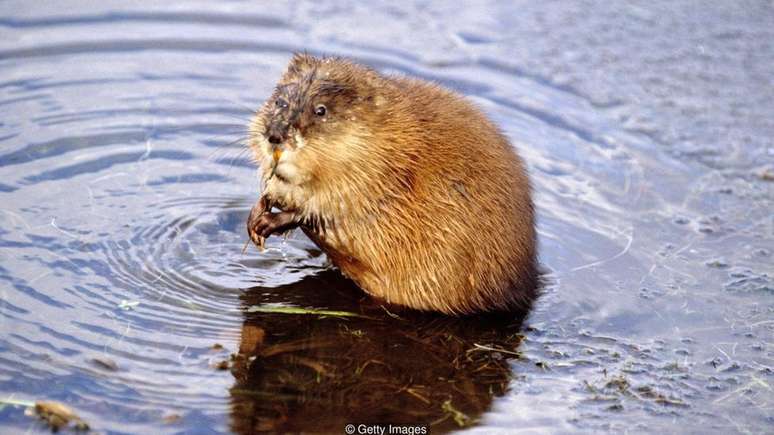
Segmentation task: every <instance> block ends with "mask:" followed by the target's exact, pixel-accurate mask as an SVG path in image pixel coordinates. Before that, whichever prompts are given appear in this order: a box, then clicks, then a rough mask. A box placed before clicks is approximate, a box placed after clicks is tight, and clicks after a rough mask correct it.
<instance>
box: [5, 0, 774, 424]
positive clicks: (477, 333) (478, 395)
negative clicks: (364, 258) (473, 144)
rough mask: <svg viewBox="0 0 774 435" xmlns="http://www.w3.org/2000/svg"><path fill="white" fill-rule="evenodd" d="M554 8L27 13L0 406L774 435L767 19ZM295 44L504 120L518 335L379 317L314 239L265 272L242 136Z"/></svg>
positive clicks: (691, 11)
mask: <svg viewBox="0 0 774 435" xmlns="http://www.w3.org/2000/svg"><path fill="white" fill-rule="evenodd" d="M534 3H536V2H523V3H516V4H511V3H509V4H507V5H506V4H492V5H487V6H486V7H484V4H483V3H480V4H478V5H479V6H480V8H473V7H468V8H467V9H463V10H461V8H460V7H459V6H452V5H451V4H450V3H449V4H448V5H447V4H446V3H445V2H430V3H425V2H416V3H411V4H409V3H405V4H402V5H400V6H395V5H389V4H384V5H378V6H369V7H366V6H363V5H359V4H357V3H352V4H350V3H344V2H340V3H336V4H321V3H319V2H316V3H310V4H306V3H304V4H299V3H298V2H288V3H286V4H279V3H275V2H273V3H272V6H271V7H270V8H266V7H261V6H256V5H251V4H243V3H240V2H218V3H209V2H207V3H197V2H189V3H183V4H179V5H177V6H164V5H162V4H158V3H150V2H149V3H147V4H135V5H133V6H125V5H121V4H120V3H116V4H111V3H109V2H104V3H100V4H99V5H98V6H96V5H94V4H92V3H85V2H84V4H78V3H75V4H74V6H73V7H68V8H61V9H59V10H55V9H50V8H49V9H47V8H45V7H44V6H43V5H40V6H36V5H34V4H32V3H29V2H5V3H3V4H2V5H1V6H0V11H2V14H0V17H1V18H0V126H2V128H1V129H0V299H1V301H0V331H2V335H0V395H1V396H0V398H4V399H7V398H11V399H14V400H43V399H46V400H58V401H61V402H64V403H67V404H69V405H70V406H72V407H73V408H74V409H75V410H76V411H77V412H78V413H79V414H80V415H81V417H83V418H84V419H85V420H86V421H88V422H89V423H90V424H91V426H92V427H93V428H95V429H98V430H101V431H108V432H136V433H144V432H154V433H156V432H180V431H187V432H204V431H208V430H216V431H221V432H227V431H234V432H243V433H247V432H250V431H251V430H252V429H256V428H257V429H275V430H327V431H341V430H342V429H343V427H344V424H346V423H357V422H366V421H370V422H374V421H379V422H394V423H417V424H432V426H431V428H432V429H435V430H438V431H441V430H451V429H455V428H460V427H462V428H465V429H466V430H469V431H480V432H489V431H492V430H495V429H499V430H502V431H510V430H512V429H514V428H520V429H525V428H531V429H538V430H551V431H578V430H600V429H602V430H615V431H624V430H628V431H634V432H642V431H657V430H672V431H674V430H676V429H679V430H685V431H688V432H702V433H703V432H707V431H717V432H721V431H722V432H729V431H731V432H748V431H749V432H765V431H767V430H770V428H771V427H772V424H774V414H773V411H774V393H773V392H772V391H774V348H772V342H773V341H774V282H773V280H772V276H774V266H772V264H774V259H773V258H772V256H774V218H772V213H771V210H772V209H774V182H772V181H771V179H772V178H774V142H772V141H773V139H772V138H774V123H773V122H772V119H774V103H772V101H774V83H772V81H773V79H772V76H771V74H770V72H771V70H772V66H774V65H772V64H773V63H774V61H772V59H774V46H773V45H772V41H774V34H773V33H774V32H773V31H772V30H771V28H772V26H771V25H770V24H771V23H772V22H774V11H772V7H771V4H770V2H765V1H761V2H752V1H751V2H747V3H744V4H743V6H739V7H737V6H732V5H730V3H729V6H724V5H722V4H721V5H713V6H706V5H704V6H701V8H698V7H696V5H694V4H692V3H690V2H684V3H679V4H672V3H668V5H669V7H668V9H667V8H666V6H665V4H667V3H665V4H661V3H660V2H649V3H648V4H647V5H639V6H636V7H635V6H631V5H623V4H621V5H616V6H610V7H607V8H606V9H604V10H599V6H595V5H593V4H587V3H585V2H573V3H572V4H570V3H568V2H561V4H553V3H544V2H539V3H538V4H534ZM294 50H308V51H310V52H313V53H335V54H340V55H345V56H349V57H352V58H355V59H357V60H359V61H362V62H364V63H368V64H370V65H372V66H374V67H376V68H378V69H380V70H382V71H385V72H397V73H404V74H410V75H413V76H418V77H422V78H426V79H431V80H435V81H438V82H440V83H443V84H445V85H447V86H449V87H452V88H455V89H457V90H458V91H460V92H462V93H465V94H466V95H468V96H469V97H470V98H472V99H473V100H475V102H476V103H478V104H479V105H480V106H481V107H482V108H483V109H484V110H486V111H487V112H488V113H489V114H490V115H491V116H492V118H493V119H494V120H495V121H496V122H497V123H498V124H499V125H501V126H502V128H503V130H504V131H505V132H506V133H507V134H508V136H509V137H510V138H511V139H512V141H513V142H514V144H515V145H516V146H517V148H518V149H519V151H520V153H521V154H522V156H523V157H524V158H525V160H526V161H527V163H528V166H529V168H530V172H531V175H532V179H533V184H534V187H535V201H536V205H537V209H538V213H539V233H540V259H541V263H542V264H543V267H544V268H545V269H546V271H547V274H546V280H547V285H546V287H545V289H544V295H543V297H542V298H541V299H540V301H539V302H538V303H537V305H536V307H535V309H534V310H533V312H532V313H531V314H530V316H529V317H528V318H527V319H526V320H524V322H523V325H522V324H521V323H522V319H484V320H482V319H472V320H471V319H467V320H464V319H463V320H459V319H449V318H443V317H438V316H422V315H417V314H412V313H403V312H399V313H397V314H396V313H394V312H392V311H389V310H385V309H383V308H382V307H380V306H378V305H376V304H374V303H373V301H371V300H369V299H368V298H365V297H364V296H363V295H362V293H360V292H359V291H358V290H357V289H356V288H354V287H353V286H352V285H351V284H350V283H348V282H347V281H345V280H344V279H342V278H341V277H340V276H339V275H338V274H337V273H336V272H335V271H331V270H329V268H328V264H327V261H326V258H325V256H324V255H322V254H321V253H320V251H319V250H318V249H317V248H316V247H315V246H314V245H313V244H312V243H311V242H310V241H309V240H307V239H306V238H305V237H304V236H303V235H302V234H301V233H300V232H298V233H294V234H293V235H292V236H291V237H290V238H288V239H287V240H283V239H280V238H271V239H269V241H268V250H267V251H265V252H263V253H260V252H258V251H257V250H256V249H252V248H251V249H248V250H247V251H246V252H245V253H242V248H243V246H244V243H245V241H246V235H245V232H244V220H245V218H246V216H247V213H248V210H249V208H250V206H251V205H252V203H253V202H254V201H255V200H256V199H257V195H258V192H257V191H258V178H257V175H256V171H255V168H254V165H253V163H252V162H251V161H250V159H249V156H248V155H247V153H246V152H245V149H244V146H243V144H242V143H241V142H240V139H242V138H244V134H245V125H246V122H247V119H248V118H249V116H250V114H251V111H252V110H255V109H256V108H257V107H258V105H259V104H260V103H261V101H262V100H263V99H264V98H266V97H267V96H268V95H269V94H270V92H271V89H272V86H273V84H274V82H275V81H276V80H277V78H278V76H279V74H280V72H281V71H282V69H283V68H284V66H285V64H286V62H287V60H288V58H289V56H290V53H291V52H292V51H294ZM267 303H271V304H283V305H288V306H297V307H306V308H315V309H326V310H345V311H351V312H355V313H361V314H363V315H364V316H366V317H358V318H340V317H335V316H316V315H291V314H270V313H262V312H255V311H251V310H250V307H253V306H256V305H263V304H267ZM396 316H397V317H396ZM520 327H521V328H520ZM519 331H521V332H519ZM216 343H217V344H220V345H222V346H223V348H222V349H219V348H217V346H216V348H215V349H214V348H213V345H215V344H216ZM240 346H241V347H242V350H243V351H245V352H243V353H249V351H250V350H253V351H255V349H253V348H259V349H260V350H259V351H255V352H257V355H258V356H259V357H258V358H257V359H256V360H255V361H257V362H255V361H247V360H243V359H239V358H237V359H236V360H234V361H232V360H231V359H230V354H231V353H235V352H237V351H238V350H239V349H240ZM95 359H97V360H98V361H103V362H104V361H112V362H114V363H115V364H116V365H117V370H114V369H115V367H113V368H111V367H105V366H104V365H101V364H99V363H98V362H95ZM221 363H223V364H225V365H227V366H228V370H219V369H218V367H217V366H218V365H219V364H221ZM0 425H2V427H3V428H4V429H6V430H7V431H9V432H10V431H16V430H31V431H40V432H43V431H45V427H44V426H42V425H41V424H40V423H38V422H35V421H33V420H31V419H30V418H29V417H26V416H25V415H24V411H23V409H22V408H21V407H19V406H5V407H3V408H2V409H0Z"/></svg>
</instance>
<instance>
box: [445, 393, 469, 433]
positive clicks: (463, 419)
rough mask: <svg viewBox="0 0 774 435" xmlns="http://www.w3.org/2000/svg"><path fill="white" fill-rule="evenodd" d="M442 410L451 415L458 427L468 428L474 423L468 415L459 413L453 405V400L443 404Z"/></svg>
mask: <svg viewBox="0 0 774 435" xmlns="http://www.w3.org/2000/svg"><path fill="white" fill-rule="evenodd" d="M441 409H442V410H443V411H444V412H446V413H447V414H449V415H451V417H452V418H454V422H455V423H457V426H459V427H465V426H468V425H470V424H471V423H472V422H473V420H472V419H471V418H470V417H469V416H468V415H467V414H465V413H463V412H462V411H459V410H458V409H457V408H455V407H454V405H452V403H451V399H449V400H447V401H445V402H443V404H442V405H441Z"/></svg>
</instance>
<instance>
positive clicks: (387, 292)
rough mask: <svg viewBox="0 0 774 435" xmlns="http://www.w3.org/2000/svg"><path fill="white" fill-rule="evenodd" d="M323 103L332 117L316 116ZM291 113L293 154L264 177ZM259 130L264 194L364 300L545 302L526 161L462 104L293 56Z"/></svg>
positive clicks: (426, 86) (476, 307) (408, 83)
mask: <svg viewBox="0 0 774 435" xmlns="http://www.w3.org/2000/svg"><path fill="white" fill-rule="evenodd" d="M278 98H280V99H283V101H285V102H287V103H288V106H289V107H287V108H286V110H285V111H284V112H283V110H281V109H280V108H278V106H277V105H276V103H275V101H276V100H277V99H278ZM319 104H324V105H325V106H326V108H327V115H326V116H325V117H323V118H320V117H317V116H315V114H314V107H316V106H317V105H319ZM293 111H295V112H293ZM290 113H296V114H297V116H296V118H294V119H293V122H292V124H293V125H292V126H291V127H290V128H289V129H288V130H287V132H285V136H286V139H287V145H286V150H285V152H284V153H283V154H282V157H281V158H280V160H279V165H278V166H277V171H276V175H275V176H274V177H272V178H271V179H268V178H269V174H270V173H271V167H272V164H273V163H272V162H273V160H272V150H271V145H270V144H269V142H268V141H267V139H266V132H267V129H271V128H274V127H273V126H272V123H273V122H280V123H281V122H283V116H284V117H285V118H288V117H290V116H291V115H289V114H290ZM284 121H285V122H287V119H284ZM250 130H251V141H250V145H251V148H252V150H253V152H254V155H255V158H256V159H257V161H258V162H260V165H261V168H262V174H263V176H262V177H263V182H264V195H266V196H267V197H268V198H270V199H271V201H273V202H274V203H276V204H277V205H278V206H280V207H281V208H282V209H283V210H293V211H295V213H296V214H297V216H298V217H299V218H300V219H301V223H302V225H301V227H302V229H303V230H304V231H305V233H306V234H307V235H308V236H309V237H310V238H311V239H312V240H313V241H315V242H316V243H317V244H318V245H319V246H320V247H321V248H322V249H323V250H324V251H325V252H326V253H327V254H328V256H329V257H330V258H331V260H332V261H333V263H334V264H335V265H336V266H337V267H338V268H339V269H340V270H341V271H342V272H343V273H344V274H345V275H346V276H348V277H349V278H351V279H352V280H353V281H355V282H356V283H357V284H358V285H359V286H360V287H361V288H362V289H363V290H365V291H366V292H367V293H369V294H371V295H373V296H376V297H379V298H382V299H385V300H386V301H388V302H390V303H394V304H400V305H406V306H409V307H412V308H416V309H421V310H435V311H440V312H444V313H448V314H465V313H473V312H480V311H501V310H510V309H514V308H527V307H529V305H530V304H531V303H532V301H533V300H534V298H535V297H536V286H537V274H536V269H535V229H534V213H533V206H532V201H531V196H530V185H529V180H528V178H527V175H526V171H525V169H524V165H523V163H522V161H521V159H520V158H519V157H518V156H517V155H516V153H515V151H514V149H513V148H512V146H511V145H510V144H509V143H508V140H507V139H506V138H505V137H504V136H503V134H502V133H500V131H499V130H498V128H497V127H496V126H495V125H493V124H492V123H491V122H490V121H489V120H488V119H487V118H486V117H485V116H484V115H483V114H482V113H481V111H480V110H478V109H477V108H475V107H474V106H472V105H471V104H470V103H469V102H467V101H466V100H465V99H464V98H462V97H461V96H459V95H457V94H455V93H453V92H451V91H448V90H446V89H443V88H441V87H440V86H437V85H435V84H431V83H427V82H424V81H420V80H415V79H410V78H404V77H385V76H382V75H380V74H378V73H377V72H375V71H373V70H371V69H369V68H366V67H363V66H361V65H358V64H354V63H351V62H349V61H346V60H343V59H339V58H324V59H320V58H315V57H312V56H308V55H296V56H294V58H293V59H292V61H291V62H290V65H289V67H288V70H287V71H286V72H285V74H284V75H283V77H282V79H281V80H280V82H279V84H278V86H277V90H276V91H275V93H274V95H272V97H271V98H270V99H269V100H268V101H267V102H266V104H265V105H264V106H263V107H262V108H261V110H260V111H259V113H258V114H257V116H256V117H255V119H254V120H253V122H252V124H251V126H250Z"/></svg>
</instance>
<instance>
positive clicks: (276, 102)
mask: <svg viewBox="0 0 774 435" xmlns="http://www.w3.org/2000/svg"><path fill="white" fill-rule="evenodd" d="M274 105H275V106H277V107H280V108H283V109H284V108H285V107H288V103H287V102H286V101H285V100H283V99H282V98H277V99H276V100H274Z"/></svg>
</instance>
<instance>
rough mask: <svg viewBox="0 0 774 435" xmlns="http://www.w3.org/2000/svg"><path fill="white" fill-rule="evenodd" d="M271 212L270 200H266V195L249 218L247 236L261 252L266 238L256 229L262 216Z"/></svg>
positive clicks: (255, 206) (252, 210)
mask: <svg viewBox="0 0 774 435" xmlns="http://www.w3.org/2000/svg"><path fill="white" fill-rule="evenodd" d="M269 210H270V207H269V200H268V199H267V198H266V195H263V196H261V198H260V199H259V200H258V202H256V203H255V205H254V206H253V208H252V209H251V210H250V216H249V217H248V218H247V235H248V236H250V240H252V241H253V243H255V245H256V246H258V248H260V249H261V250H263V242H264V238H263V237H261V235H260V234H258V233H257V232H256V231H255V228H256V227H257V226H258V220H259V219H260V218H261V216H262V215H263V214H264V213H267V212H268V211H269Z"/></svg>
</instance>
